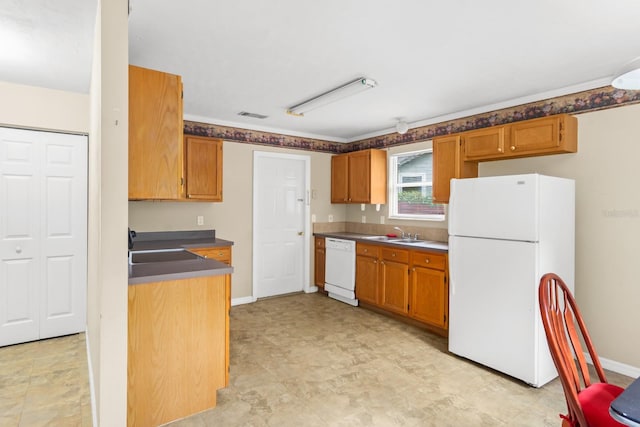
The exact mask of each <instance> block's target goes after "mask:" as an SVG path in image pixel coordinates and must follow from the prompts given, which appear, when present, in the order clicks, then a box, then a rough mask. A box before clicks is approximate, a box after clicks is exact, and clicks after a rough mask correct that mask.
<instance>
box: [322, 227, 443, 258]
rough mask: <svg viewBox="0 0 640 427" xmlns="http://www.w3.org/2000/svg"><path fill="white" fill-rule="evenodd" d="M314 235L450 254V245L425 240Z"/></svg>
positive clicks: (341, 234) (356, 234) (338, 234)
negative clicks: (389, 239)
mask: <svg viewBox="0 0 640 427" xmlns="http://www.w3.org/2000/svg"><path fill="white" fill-rule="evenodd" d="M313 235H314V236H318V237H334V238H336V239H345V240H355V241H356V242H361V243H367V244H376V245H394V246H401V247H403V248H405V249H417V250H420V249H427V250H430V251H433V252H440V253H448V252H449V245H448V244H447V243H446V242H436V241H432V240H424V241H421V242H416V243H406V242H391V241H388V240H376V239H371V238H370V237H372V235H370V234H359V233H347V232H328V233H313Z"/></svg>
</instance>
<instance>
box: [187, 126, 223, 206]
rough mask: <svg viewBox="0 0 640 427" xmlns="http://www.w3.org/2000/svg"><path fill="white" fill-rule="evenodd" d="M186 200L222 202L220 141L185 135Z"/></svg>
mask: <svg viewBox="0 0 640 427" xmlns="http://www.w3.org/2000/svg"><path fill="white" fill-rule="evenodd" d="M184 150H185V157H186V161H185V175H186V194H185V196H186V198H187V199H196V200H207V201H212V202H221V201H222V140H221V139H214V138H206V137H201V136H191V135H185V137H184Z"/></svg>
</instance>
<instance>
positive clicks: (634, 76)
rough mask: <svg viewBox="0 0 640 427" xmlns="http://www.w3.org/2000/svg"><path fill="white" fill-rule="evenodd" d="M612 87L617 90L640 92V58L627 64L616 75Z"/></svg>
mask: <svg viewBox="0 0 640 427" xmlns="http://www.w3.org/2000/svg"><path fill="white" fill-rule="evenodd" d="M611 86H613V87H615V88H616V89H630V90H640V57H638V58H636V59H634V60H633V61H631V62H629V63H628V64H626V65H625V66H624V67H623V68H622V69H621V70H620V71H619V72H618V73H617V74H616V77H614V79H613V81H612V82H611Z"/></svg>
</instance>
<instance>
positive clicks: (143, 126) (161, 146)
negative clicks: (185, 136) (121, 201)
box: [129, 65, 183, 200]
mask: <svg viewBox="0 0 640 427" xmlns="http://www.w3.org/2000/svg"><path fill="white" fill-rule="evenodd" d="M182 132H183V121H182V79H181V78H180V76H177V75H173V74H167V73H163V72H159V71H155V70H149V69H146V68H140V67H135V66H133V65H130V66H129V199H132V200H136V199H157V200H176V199H180V198H181V197H182V193H183V190H182V188H183V187H182V184H183V174H182V173H183V151H182Z"/></svg>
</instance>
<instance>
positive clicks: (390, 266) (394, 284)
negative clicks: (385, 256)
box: [380, 260, 409, 314]
mask: <svg viewBox="0 0 640 427" xmlns="http://www.w3.org/2000/svg"><path fill="white" fill-rule="evenodd" d="M380 278H381V280H382V283H381V286H380V292H381V295H380V303H381V305H382V306H383V307H384V308H385V309H387V310H389V311H393V312H395V313H399V314H407V312H408V306H409V266H408V265H407V264H404V263H400V262H395V261H387V260H382V261H381V262H380Z"/></svg>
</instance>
